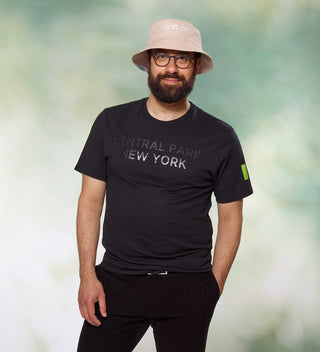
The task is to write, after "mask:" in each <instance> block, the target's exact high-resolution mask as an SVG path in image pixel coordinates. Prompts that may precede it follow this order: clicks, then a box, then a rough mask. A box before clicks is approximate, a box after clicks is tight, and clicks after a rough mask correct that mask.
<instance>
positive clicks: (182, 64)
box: [176, 56, 191, 68]
mask: <svg viewBox="0 0 320 352" xmlns="http://www.w3.org/2000/svg"><path fill="white" fill-rule="evenodd" d="M190 62H191V58H190V57H188V56H176V65H177V66H178V67H179V68H187V67H188V66H189V65H190Z"/></svg>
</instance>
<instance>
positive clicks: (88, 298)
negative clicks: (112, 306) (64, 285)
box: [78, 277, 107, 326]
mask: <svg viewBox="0 0 320 352" xmlns="http://www.w3.org/2000/svg"><path fill="white" fill-rule="evenodd" d="M78 302H79V309H80V313H81V316H82V317H83V318H84V319H85V320H87V322H88V323H90V324H91V325H93V326H100V325H101V322H100V320H99V319H98V318H97V316H96V315H95V303H97V302H98V303H99V309H100V313H101V315H102V316H103V317H106V316H107V305H106V296H105V293H104V290H103V286H102V284H101V282H100V281H99V280H98V279H97V278H96V277H95V278H86V279H81V281H80V287H79V294H78Z"/></svg>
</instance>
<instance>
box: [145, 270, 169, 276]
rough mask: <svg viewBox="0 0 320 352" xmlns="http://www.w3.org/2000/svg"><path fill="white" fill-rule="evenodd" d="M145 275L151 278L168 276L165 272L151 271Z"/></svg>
mask: <svg viewBox="0 0 320 352" xmlns="http://www.w3.org/2000/svg"><path fill="white" fill-rule="evenodd" d="M147 275H149V276H153V275H168V272H167V271H151V272H149V273H147Z"/></svg>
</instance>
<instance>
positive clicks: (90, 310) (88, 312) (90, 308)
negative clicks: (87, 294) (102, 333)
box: [79, 302, 101, 326]
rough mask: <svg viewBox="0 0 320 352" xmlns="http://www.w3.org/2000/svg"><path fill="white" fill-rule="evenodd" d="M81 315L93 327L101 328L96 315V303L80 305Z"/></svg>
mask: <svg viewBox="0 0 320 352" xmlns="http://www.w3.org/2000/svg"><path fill="white" fill-rule="evenodd" d="M79 308H80V313H81V316H82V318H84V319H85V320H86V321H87V322H88V323H90V324H91V325H93V326H100V325H101V322H100V320H99V319H98V318H97V316H96V314H95V303H94V302H86V303H84V304H81V303H79Z"/></svg>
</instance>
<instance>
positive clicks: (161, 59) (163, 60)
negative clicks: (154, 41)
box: [154, 54, 169, 66]
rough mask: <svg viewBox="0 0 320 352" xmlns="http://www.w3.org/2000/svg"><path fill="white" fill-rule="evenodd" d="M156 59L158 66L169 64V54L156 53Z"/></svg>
mask: <svg viewBox="0 0 320 352" xmlns="http://www.w3.org/2000/svg"><path fill="white" fill-rule="evenodd" d="M154 61H155V62H156V64H157V65H158V66H167V65H168V63H169V55H166V54H156V55H155V56H154Z"/></svg>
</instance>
